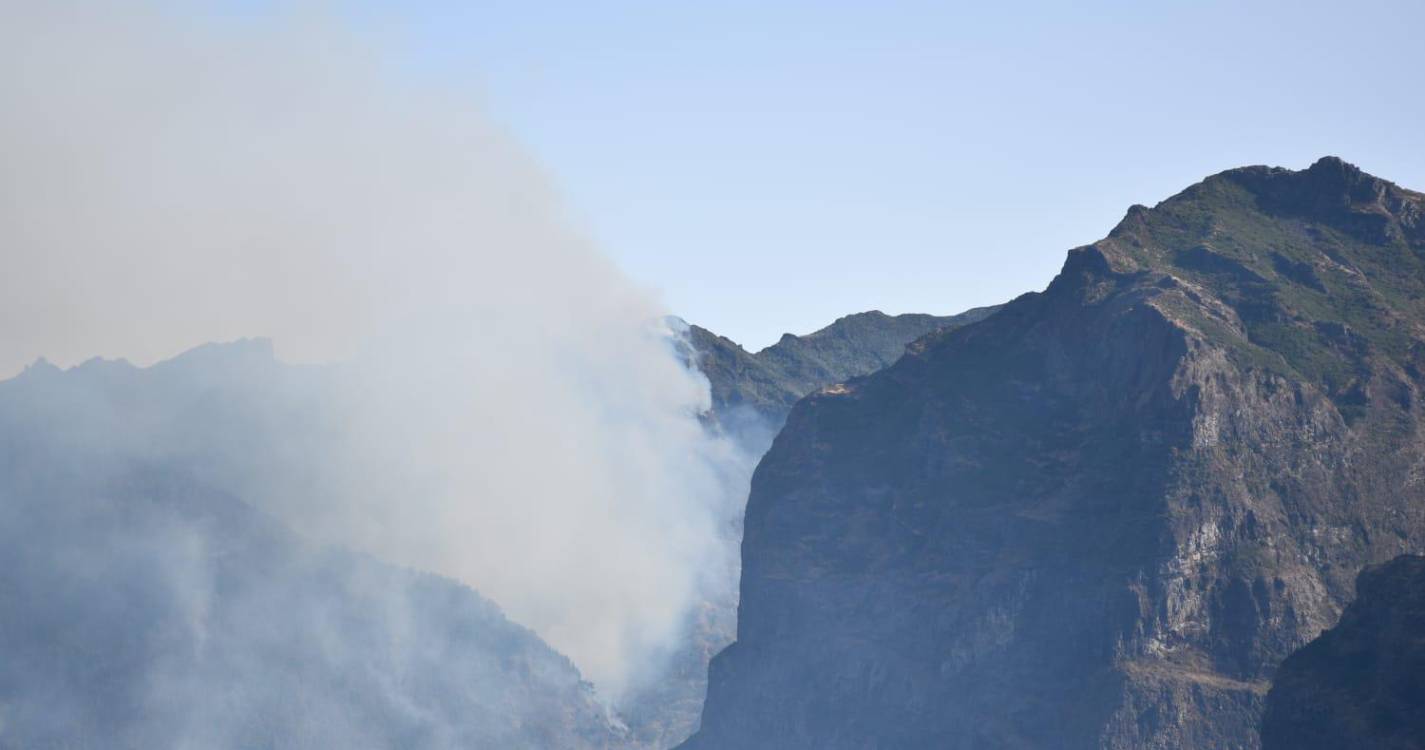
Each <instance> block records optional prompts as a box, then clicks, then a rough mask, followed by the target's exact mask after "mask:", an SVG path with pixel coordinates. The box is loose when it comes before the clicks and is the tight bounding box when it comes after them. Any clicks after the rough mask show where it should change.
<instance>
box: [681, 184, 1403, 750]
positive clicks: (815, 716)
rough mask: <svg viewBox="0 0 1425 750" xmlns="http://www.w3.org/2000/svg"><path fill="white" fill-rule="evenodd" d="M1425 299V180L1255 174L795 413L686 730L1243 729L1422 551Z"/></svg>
mask: <svg viewBox="0 0 1425 750" xmlns="http://www.w3.org/2000/svg"><path fill="white" fill-rule="evenodd" d="M1422 300H1425V197H1422V196H1421V195H1420V194H1418V193H1414V192H1411V191H1408V190H1405V189H1402V188H1399V187H1398V186H1395V185H1393V184H1391V183H1389V182H1386V181H1384V180H1380V179H1378V178H1375V177H1372V176H1370V175H1368V174H1365V173H1363V172H1361V171H1360V170H1359V169H1357V168H1355V167H1353V166H1351V165H1349V164H1346V163H1345V162H1343V161H1341V160H1339V159H1335V158H1325V159H1322V160H1320V161H1318V162H1317V163H1316V164H1314V165H1312V166H1311V168H1309V169H1306V170H1302V171H1291V170H1285V169H1277V168H1266V167H1248V168H1244V169H1236V170H1231V171H1228V172H1224V173H1222V174H1219V175H1215V176H1213V177H1210V178H1208V179H1207V180H1204V181H1203V182H1201V183H1199V184H1197V185H1194V186H1192V187H1190V188H1188V189H1187V190H1185V191H1183V192H1182V193H1180V194H1178V195H1176V196H1174V197H1172V198H1170V199H1168V200H1166V201H1164V202H1162V203H1160V204H1159V205H1157V206H1156V207H1154V208H1152V209H1147V208H1143V207H1134V208H1132V209H1130V211H1129V212H1128V214H1127V216H1126V217H1125V218H1124V220H1123V221H1122V222H1121V223H1120V224H1119V225H1118V226H1117V227H1116V228H1114V230H1113V231H1112V232H1111V233H1110V234H1109V236H1108V237H1107V238H1105V239H1104V240H1102V241H1100V242H1098V243H1095V244H1093V245H1090V246H1087V247H1083V248H1079V249H1076V250H1074V251H1072V252H1070V254H1069V257H1068V260H1067V261H1066V263H1065V265H1064V268H1063V270H1062V271H1061V273H1060V274H1059V276H1058V277H1056V278H1055V280H1054V281H1053V282H1052V283H1051V284H1050V285H1049V287H1048V288H1047V289H1046V290H1045V291H1044V292H1042V293H1034V294H1027V295H1024V296H1022V297H1020V298H1018V299H1016V300H1014V301H1013V302H1011V303H1009V304H1008V305H1006V306H1004V307H1003V308H1002V309H1001V310H999V311H998V312H996V313H995V314H993V315H991V316H989V317H988V318H986V319H985V320H982V321H980V322H978V323H974V324H971V325H968V326H965V327H962V328H958V329H955V330H950V331H945V332H942V333H937V334H932V335H930V336H927V337H926V338H924V339H921V340H920V341H919V342H917V343H916V344H915V345H914V346H913V347H912V349H911V352H910V353H909V354H908V355H907V356H906V357H905V358H903V359H901V360H900V361H899V362H897V363H896V364H894V365H892V366H891V367H889V368H887V369H885V370H881V371H880V372H877V373H875V374H872V375H870V376H868V377H865V378H861V379H853V380H851V381H850V382H848V383H846V384H845V385H844V386H841V387H838V388H833V389H827V390H824V391H822V392H820V393H816V394H813V395H811V396H809V397H808V398H806V399H804V400H802V401H801V402H799V403H798V404H797V405H796V406H795V407H794V408H793V409H792V411H791V414H790V416H789V417H788V419H787V423H786V427H785V428H784V429H783V430H782V431H781V432H780V433H779V434H778V436H777V438H776V440H775V442H774V443H773V445H772V448H771V450H770V451H769V452H768V454H767V455H766V457H765V458H764V459H763V461H762V463H761V464H760V465H759V466H758V468H757V471H756V473H755V474H754V477H753V481H752V492H751V497H750V500H749V504H748V509H747V514H746V519H745V539H744V543H743V577H742V590H741V605H740V615H739V618H740V619H739V623H738V634H737V641H736V643H734V644H733V645H732V646H731V647H729V648H728V649H727V650H726V651H724V652H723V653H722V654H720V655H719V656H718V657H717V658H716V659H714V661H713V664H712V667H711V674H710V685H709V695H708V702H707V704H706V706H705V709H704V716H703V721H702V728H701V730H700V731H699V733H698V734H697V735H696V736H695V737H694V738H693V739H692V740H690V741H689V742H688V743H687V744H686V745H685V747H688V748H763V747H765V748H773V747H775V748H800V747H807V748H811V747H816V748H852V747H856V748H862V747H877V748H897V747H904V748H918V747H947V748H954V747H965V748H970V747H1024V748H1032V747H1103V748H1138V747H1242V748H1250V747H1256V746H1257V744H1258V739H1257V725H1258V721H1259V718H1260V716H1261V713H1262V709H1263V703H1264V696H1265V695H1266V692H1267V689H1268V686H1269V685H1270V680H1271V678H1272V676H1273V674H1274V671H1275V669H1276V667H1277V665H1278V664H1279V663H1280V662H1281V661H1282V659H1283V658H1285V657H1286V655H1287V654H1289V653H1291V652H1292V651H1293V650H1295V649H1296V648H1298V647H1300V646H1301V645H1303V644H1305V643H1306V642H1308V641H1310V640H1311V639H1312V638H1315V637H1316V635H1317V634H1318V633H1320V632H1321V631H1322V630H1324V629H1326V628H1328V627H1330V626H1331V625H1333V624H1334V623H1335V622H1336V620H1337V618H1338V617H1339V615H1340V613H1341V611H1342V608H1343V607H1344V605H1345V603H1346V602H1347V601H1349V600H1350V597H1351V594H1352V588H1353V586H1352V584H1353V580H1354V577H1355V575H1356V573H1357V572H1358V571H1359V570H1361V569H1362V568H1363V567H1364V566H1366V565H1368V564H1372V563H1377V562H1381V561H1383V560H1385V559H1388V558H1390V557H1394V556H1395V555H1397V554H1400V553H1402V552H1412V551H1419V550H1420V549H1421V548H1422V546H1425V496H1422V495H1423V494H1425V489H1422V483H1421V477H1422V475H1425V445H1422V442H1423V441H1422V438H1421V417H1422V413H1421V406H1420V398H1419V397H1420V389H1421V387H1422V384H1425V383H1422V371H1425V302H1422Z"/></svg>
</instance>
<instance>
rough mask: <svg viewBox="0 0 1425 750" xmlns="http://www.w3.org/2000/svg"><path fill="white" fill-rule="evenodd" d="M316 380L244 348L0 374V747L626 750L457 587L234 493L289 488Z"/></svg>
mask: <svg viewBox="0 0 1425 750" xmlns="http://www.w3.org/2000/svg"><path fill="white" fill-rule="evenodd" d="M327 376H328V373H326V372H325V371H323V370H319V369H316V368H292V367H287V366H284V365H281V364H279V363H277V362H276V361H274V360H273V359H272V358H271V354H270V351H268V350H267V349H266V347H265V346H264V345H263V344H262V343H260V342H247V343H239V344H233V345H225V346H210V347H204V348H202V349H199V350H196V351H194V352H190V353H189V354H187V355H185V356H182V357H179V358H177V359H175V360H172V361H169V362H166V363H163V364H161V365H158V366H155V367H152V368H148V369H139V368H135V367H133V366H130V365H128V364H126V363H122V362H110V361H100V360H94V361H91V362H89V363H86V364H84V365H82V366H80V367H77V368H74V369H72V370H68V371H60V370H58V369H57V368H54V367H52V366H49V365H45V364H38V365H35V366H33V367H31V368H29V369H28V370H27V371H26V372H25V373H24V374H22V375H21V376H19V377H17V378H15V379H13V380H10V381H8V382H5V383H3V384H0V461H3V465H0V633H3V634H4V637H3V638H0V662H3V663H4V664H5V669H4V670H3V674H0V717H3V724H0V746H2V747H7V748H35V747H81V748H84V747H89V748H101V747H103V748H109V747H123V748H155V747H195V748H216V747H234V748H235V747H245V748H262V747H271V748H331V747H350V748H388V747H403V748H457V747H460V748H465V747H545V748H556V747H558V748H566V747H567V748H602V747H628V746H629V743H628V740H627V737H626V733H625V732H624V731H623V730H622V729H621V727H620V726H619V725H618V722H617V720H616V719H614V718H612V717H611V716H610V715H609V714H608V712H607V710H606V709H605V708H604V706H603V705H602V704H601V703H600V702H599V701H598V700H597V699H596V696H595V695H594V692H593V688H592V687H591V686H590V685H589V684H588V683H587V682H585V681H583V680H582V679H581V677H580V674H579V672H578V670H576V669H575V668H574V666H573V665H572V664H571V663H570V662H569V660H568V659H567V658H565V657H564V656H562V655H560V654H558V653H556V652H554V651H553V650H552V649H550V648H549V647H548V646H546V645H545V644H544V643H543V642H542V641H541V640H540V639H539V638H538V637H536V636H535V635H534V634H533V633H531V632H530V631H528V630H526V629H525V628H523V627H520V626H518V625H515V624H513V623H511V622H510V621H509V620H507V619H506V618H505V616H504V615H503V614H502V613H501V612H500V610H499V608H498V607H497V606H495V605H494V604H492V603H491V602H489V601H488V600H486V599H484V598H482V597H481V596H480V595H479V594H477V593H476V592H474V591H472V590H470V589H469V588H467V587H465V586H462V585H460V584H458V583H455V582H453V581H450V580H447V579H444V578H440V577H438V576H434V575H429V574H425V573H420V572H416V571H411V570H407V569H402V568H398V567H395V566H392V565H389V564H386V563H383V562H381V561H378V560H375V559H373V558H371V557H369V556H366V555H362V554H357V553H353V552H350V551H347V550H345V549H341V548H338V547H332V546H324V545H318V544H315V543H312V542H310V541H308V540H306V539H304V538H302V537H301V536H298V535H297V534H295V533H294V532H292V531H291V530H289V529H288V528H286V527H285V526H283V525H282V524H281V523H279V522H277V521H276V520H274V519H273V518H272V517H271V516H269V515H267V514H265V513H263V512H261V511H259V510H257V509H255V508H254V507H253V505H251V504H249V503H247V502H245V501H244V499H243V498H242V497H240V496H239V494H238V493H240V492H241V491H243V490H244V489H248V490H250V489H252V488H253V487H255V486H256V485H257V484H258V480H256V479H252V477H254V476H258V475H266V477H267V478H266V479H264V480H262V481H264V482H268V483H270V485H269V486H277V484H278V483H277V482H275V481H273V480H272V475H274V474H286V475H287V477H288V480H287V486H289V487H293V486H296V485H297V484H298V483H299V481H300V479H299V478H298V476H297V474H296V473H295V472H297V471H298V470H299V469H300V464H301V463H302V462H303V460H305V459H304V457H306V458H309V457H310V451H311V450H313V449H314V447H315V445H316V443H317V442H319V441H322V440H326V439H329V437H330V435H329V433H328V432H327V429H328V428H329V427H330V425H329V424H323V419H324V417H323V416H322V415H321V412H320V409H318V408H315V407H316V406H317V404H318V403H319V402H320V399H321V396H320V393H321V389H322V387H323V384H324V382H325V381H326V380H327ZM240 477H249V479H247V480H244V481H238V478H240Z"/></svg>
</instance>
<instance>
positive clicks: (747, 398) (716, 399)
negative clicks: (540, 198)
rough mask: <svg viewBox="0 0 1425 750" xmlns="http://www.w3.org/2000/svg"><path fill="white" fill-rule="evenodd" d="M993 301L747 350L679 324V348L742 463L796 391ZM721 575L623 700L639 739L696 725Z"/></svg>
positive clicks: (728, 604) (958, 321) (856, 323)
mask: <svg viewBox="0 0 1425 750" xmlns="http://www.w3.org/2000/svg"><path fill="white" fill-rule="evenodd" d="M995 309H997V308H995V307H983V308H975V309H972V310H968V311H966V312H963V313H960V314H958V315H946V316H936V315H924V314H916V313H912V314H906V315H887V314H885V313H883V312H880V311H879V310H872V311H870V312H863V313H856V314H854V315H847V316H845V317H842V318H839V319H837V320H836V321H835V322H833V323H831V324H830V325H828V326H826V327H825V328H822V329H820V330H818V331H816V332H814V333H810V334H807V335H805V336H795V335H793V334H790V333H788V334H784V335H783V336H782V338H781V340H779V341H778V342H777V343H775V344H773V345H771V346H769V347H767V348H765V349H762V350H761V351H758V352H755V353H752V352H748V351H746V350H745V349H743V348H742V346H740V345H738V344H736V343H734V342H733V341H732V340H730V339H728V338H726V337H723V336H719V335H717V334H715V333H713V332H711V331H709V330H707V329H706V328H702V327H700V326H696V325H694V326H687V328H686V342H685V343H686V344H687V345H688V346H687V349H686V350H685V351H684V356H685V357H686V358H687V360H688V363H689V365H690V366H694V367H697V368H698V370H699V371H701V372H702V373H703V374H704V375H705V376H706V377H707V379H708V384H709V386H710V390H711V395H712V411H711V412H709V413H708V414H707V415H706V419H707V422H708V427H709V429H714V430H719V431H722V432H724V433H726V434H728V435H729V437H730V438H731V439H732V440H734V441H735V442H736V444H737V445H738V446H739V450H741V451H742V452H744V453H745V454H746V455H747V457H748V462H749V467H750V466H751V464H752V463H755V461H756V460H757V458H759V457H760V456H761V455H762V453H763V452H765V451H766V450H767V446H768V445H770V444H771V442H772V437H773V435H775V434H776V431H777V430H778V429H780V428H781V426H782V423H783V422H784V421H786V418H787V412H788V411H789V410H790V409H791V407H792V404H794V403H796V401H797V400H798V399H800V398H802V397H803V396H806V395H807V394H809V393H812V392H813V391H816V390H818V389H820V388H822V387H824V386H827V385H829V384H832V383H839V382H841V381H843V380H846V379H847V378H851V377H856V376H860V375H866V374H868V373H872V372H875V371H876V370H879V369H881V368H883V367H885V366H887V365H889V364H891V363H892V362H895V361H896V360H897V359H899V358H900V357H901V355H903V354H905V350H906V346H907V345H909V344H910V343H911V342H913V341H915V340H916V339H919V338H921V337H922V336H925V335H926V334H929V333H932V332H935V331H940V330H945V329H949V328H955V327H958V326H962V325H967V324H969V323H972V322H974V321H977V320H981V319H983V318H984V317H986V316H988V315H989V314H990V313H991V312H993V311H994V310H995ZM679 327H680V328H681V326H679ZM741 533H742V529H741V526H740V525H735V526H733V527H732V528H729V529H727V534H728V539H727V543H728V544H729V545H730V546H731V547H733V548H736V546H737V545H738V544H739V542H740V539H741ZM733 562H734V563H735V559H734V560H733ZM727 580H728V581H730V582H732V585H729V586H728V587H727V588H726V589H725V590H724V591H722V592H720V595H719V596H716V597H714V598H711V599H709V600H708V601H704V602H702V603H701V605H700V606H699V607H698V608H697V610H696V611H695V612H694V613H693V616H692V618H691V619H690V620H689V622H688V625H687V629H688V632H687V634H686V636H685V637H684V638H683V645H682V647H681V648H679V649H678V650H677V652H676V653H675V654H674V655H673V657H672V661H671V663H670V665H669V669H668V673H667V674H666V675H665V676H664V677H663V678H662V679H660V680H658V681H657V682H655V683H654V684H652V685H650V686H648V687H647V688H645V689H644V690H642V691H640V692H639V693H638V694H636V695H634V696H633V697H632V698H631V699H630V700H629V701H628V702H627V704H626V705H625V706H623V710H624V713H625V717H626V719H627V720H628V725H629V727H630V729H631V730H632V734H633V736H634V737H635V738H636V739H637V740H638V741H639V742H640V743H641V744H645V745H648V746H651V747H663V748H666V747H671V746H673V745H676V744H678V743H679V742H682V741H683V740H685V739H687V737H688V735H690V734H692V733H693V731H694V730H696V729H697V727H698V719H699V717H700V715H701V713H702V707H703V698H704V696H705V695H706V693H707V674H708V662H709V661H710V660H711V659H712V657H713V656H714V655H715V654H717V652H719V651H721V650H722V649H723V648H725V647H726V646H727V645H728V644H729V643H732V640H733V636H734V633H735V631H736V628H737V595H736V594H737V589H736V585H735V582H736V580H737V569H736V567H735V566H734V567H733V568H732V569H731V570H729V571H727Z"/></svg>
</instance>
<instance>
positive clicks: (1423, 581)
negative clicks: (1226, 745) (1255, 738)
mask: <svg viewBox="0 0 1425 750" xmlns="http://www.w3.org/2000/svg"><path fill="white" fill-rule="evenodd" d="M1262 747H1263V748H1264V750H1336V749H1337V748H1347V747H1349V748H1357V750H1420V748H1425V557H1420V556H1418V555H1401V556H1400V557H1397V558H1396V559H1394V560H1391V561H1390V562H1388V563H1386V564H1384V565H1381V566H1379V567H1374V568H1368V569H1367V570H1366V571H1365V572H1363V573H1361V575H1360V577H1359V578H1358V579H1356V600H1355V601H1354V602H1352V603H1351V605H1350V606H1349V607H1347V608H1346V612H1345V614H1344V615H1342V616H1341V621H1340V622H1339V623H1337V624H1336V627H1334V628H1332V629H1331V630H1328V631H1326V632H1325V633H1322V634H1321V637H1319V638H1317V639H1316V640H1314V641H1312V642H1311V643H1308V644H1307V645H1306V647H1305V648H1303V649H1301V650H1300V651H1297V652H1296V653H1294V654H1292V655H1291V656H1289V657H1287V659H1286V661H1284V662H1282V664H1281V667H1279V668H1278V669H1277V674H1276V678H1275V680H1274V681H1273V683H1272V689H1271V692H1269V693H1267V710H1266V715H1265V717H1264V718H1263V720H1262Z"/></svg>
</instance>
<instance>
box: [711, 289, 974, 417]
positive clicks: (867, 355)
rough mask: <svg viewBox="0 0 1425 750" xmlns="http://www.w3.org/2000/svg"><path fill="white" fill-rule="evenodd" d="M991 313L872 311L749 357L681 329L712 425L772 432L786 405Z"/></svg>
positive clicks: (718, 339)
mask: <svg viewBox="0 0 1425 750" xmlns="http://www.w3.org/2000/svg"><path fill="white" fill-rule="evenodd" d="M997 309H999V308H998V306H991V307H977V308H973V309H970V310H966V311H965V312H962V313H960V314H958V315H945V316H937V315H924V314H919V313H911V314H907V315H887V314H885V313H883V312H881V311H880V310H872V311H870V312H863V313H856V314H854V315H847V316H845V317H842V318H838V319H837V320H836V321H835V322H833V323H832V324H831V325H829V326H827V327H825V328H822V329H821V330H819V331H816V332H814V333H809V334H807V335H805V336H794V335H792V334H790V333H784V334H782V338H781V340H779V341H778V342H777V343H775V344H773V345H771V346H769V347H767V348H765V349H762V350H761V351H758V352H756V353H749V352H748V351H747V350H745V349H743V348H742V347H741V346H739V345H738V344H736V343H734V342H733V341H731V340H729V339H727V338H724V337H722V336H719V335H717V334H715V333H713V332H712V331H709V330H707V329H706V328H701V327H699V326H696V325H695V326H690V327H689V332H688V338H689V342H690V344H691V345H692V347H693V349H694V350H695V351H696V352H697V355H698V367H699V369H700V370H701V371H702V372H703V374H704V375H706V376H707V378H708V382H709V384H710V385H711V386H712V400H713V413H714V414H715V415H716V416H717V417H718V418H719V420H721V421H722V422H723V423H724V424H733V425H738V424H744V423H745V422H746V420H747V418H748V416H750V415H755V417H757V418H759V419H761V420H763V421H764V422H765V423H766V424H767V425H769V426H770V427H771V430H772V432H773V433H775V432H776V430H777V429H779V428H780V427H781V426H782V422H783V421H784V420H785V419H786V416H787V412H788V411H790V410H791V408H792V405H793V404H795V403H796V402H797V400H798V399H800V398H802V397H803V396H805V395H807V394H808V393H812V392H814V391H817V390H819V389H821V388H823V387H825V386H828V385H831V384H833V383H840V382H843V381H845V380H848V379H850V378H853V377H857V376H860V375H867V374H870V373H872V372H875V371H876V370H879V369H881V368H883V367H886V366H887V365H890V364H891V363H893V362H895V361H896V360H897V359H900V357H901V355H902V354H904V353H905V348H906V345H908V344H910V343H911V342H912V341H915V340H916V339H918V338H920V337H922V336H924V335H926V334H928V333H932V332H934V331H939V330H943V329H947V328H957V327H959V326H963V325H968V324H970V323H973V322H975V321H977V320H982V319H984V318H986V317H988V316H989V315H990V314H991V313H993V312H994V311H995V310H997Z"/></svg>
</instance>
